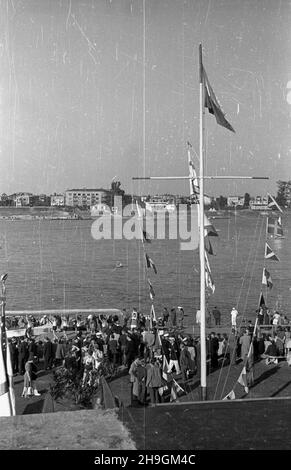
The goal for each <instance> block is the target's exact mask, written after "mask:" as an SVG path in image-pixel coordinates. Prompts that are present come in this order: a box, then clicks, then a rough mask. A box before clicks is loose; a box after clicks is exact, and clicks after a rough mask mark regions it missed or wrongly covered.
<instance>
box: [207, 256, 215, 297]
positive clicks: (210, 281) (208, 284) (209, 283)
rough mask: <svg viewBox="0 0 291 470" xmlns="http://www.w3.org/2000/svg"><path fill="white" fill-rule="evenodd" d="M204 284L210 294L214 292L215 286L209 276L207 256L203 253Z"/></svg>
mask: <svg viewBox="0 0 291 470" xmlns="http://www.w3.org/2000/svg"><path fill="white" fill-rule="evenodd" d="M205 283H206V286H207V287H208V288H209V289H210V290H211V291H212V294H214V292H215V284H214V281H213V278H212V276H211V270H210V265H209V261H208V257H207V254H206V253H205Z"/></svg>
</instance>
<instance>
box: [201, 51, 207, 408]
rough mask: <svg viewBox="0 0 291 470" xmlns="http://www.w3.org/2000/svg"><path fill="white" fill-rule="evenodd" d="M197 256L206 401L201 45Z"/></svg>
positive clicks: (202, 379) (203, 380) (202, 390)
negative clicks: (198, 262)
mask: <svg viewBox="0 0 291 470" xmlns="http://www.w3.org/2000/svg"><path fill="white" fill-rule="evenodd" d="M199 159H200V171H199V238H200V243H199V255H200V318H201V320H200V321H201V323H200V357H201V371H200V386H201V398H202V400H206V399H207V386H206V374H207V372H206V331H205V317H206V315H205V247H204V90H203V76H202V45H201V44H199Z"/></svg>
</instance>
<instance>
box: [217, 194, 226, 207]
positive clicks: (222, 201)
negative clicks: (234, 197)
mask: <svg viewBox="0 0 291 470" xmlns="http://www.w3.org/2000/svg"><path fill="white" fill-rule="evenodd" d="M216 201H217V204H218V208H219V209H224V208H225V207H226V206H227V198H226V197H225V196H219V198H217V199H216Z"/></svg>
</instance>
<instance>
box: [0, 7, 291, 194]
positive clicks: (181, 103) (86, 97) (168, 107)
mask: <svg viewBox="0 0 291 470" xmlns="http://www.w3.org/2000/svg"><path fill="white" fill-rule="evenodd" d="M0 24H1V28H0V68H1V72H0V168H1V171H0V193H3V192H5V193H8V194H11V193H13V192H17V191H30V192H33V193H48V194H49V193H53V192H55V191H56V192H63V191H65V190H66V189H68V188H73V187H74V188H76V187H81V188H83V187H87V188H95V187H96V188H100V187H103V188H108V187H109V186H110V184H111V181H112V180H113V179H114V178H115V179H117V180H119V181H121V183H122V187H123V188H124V189H125V190H126V192H127V193H130V194H148V193H164V192H169V193H180V194H187V192H188V190H189V187H188V184H187V181H179V182H177V181H167V182H165V181H162V182H161V181H160V182H156V181H155V182H153V181H151V182H148V181H142V182H136V181H132V177H133V176H145V175H152V176H156V175H165V176H170V175H175V176H179V175H186V174H187V173H188V169H187V147H186V143H187V141H189V142H191V144H192V146H193V150H192V153H193V161H194V164H195V166H196V167H197V170H198V169H199V159H198V153H199V74H198V70H199V66H198V47H199V43H200V42H201V43H202V47H203V64H204V67H205V70H206V72H207V75H208V78H209V81H210V83H211V85H212V88H213V89H214V92H215V94H216V96H217V98H218V100H219V102H220V104H221V106H222V109H223V111H224V112H225V113H226V118H227V119H228V121H229V122H230V123H231V125H232V126H233V127H234V129H235V131H236V133H235V134H233V133H232V132H230V131H228V130H227V129H225V128H223V127H221V126H219V125H218V124H217V123H216V121H215V118H214V117H213V116H212V115H210V114H209V113H208V111H207V110H206V114H205V141H206V168H205V174H207V175H229V176H230V175H246V176H256V175H258V176H268V177H269V178H270V179H269V180H268V181H250V180H245V181H238V180H235V179H234V180H229V181H225V180H224V181H223V180H222V181H221V180H220V181H217V180H216V181H215V180H211V181H208V182H206V184H205V190H206V192H207V194H209V195H213V196H219V195H220V194H222V195H235V194H242V195H243V194H244V193H245V192H249V193H250V194H251V195H259V194H265V193H266V192H267V191H269V192H271V193H272V194H276V191H277V185H276V181H278V180H279V179H281V180H291V132H290V125H291V1H289V0H281V1H279V0H185V1H183V0H42V1H40V0H0Z"/></svg>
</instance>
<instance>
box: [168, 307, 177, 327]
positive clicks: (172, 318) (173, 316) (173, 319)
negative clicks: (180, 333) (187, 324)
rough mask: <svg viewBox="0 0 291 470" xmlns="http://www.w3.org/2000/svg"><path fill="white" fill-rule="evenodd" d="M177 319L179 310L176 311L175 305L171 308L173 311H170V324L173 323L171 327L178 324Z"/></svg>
mask: <svg viewBox="0 0 291 470" xmlns="http://www.w3.org/2000/svg"><path fill="white" fill-rule="evenodd" d="M176 321H177V312H176V309H175V307H173V308H171V312H170V325H171V327H175V326H176Z"/></svg>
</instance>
